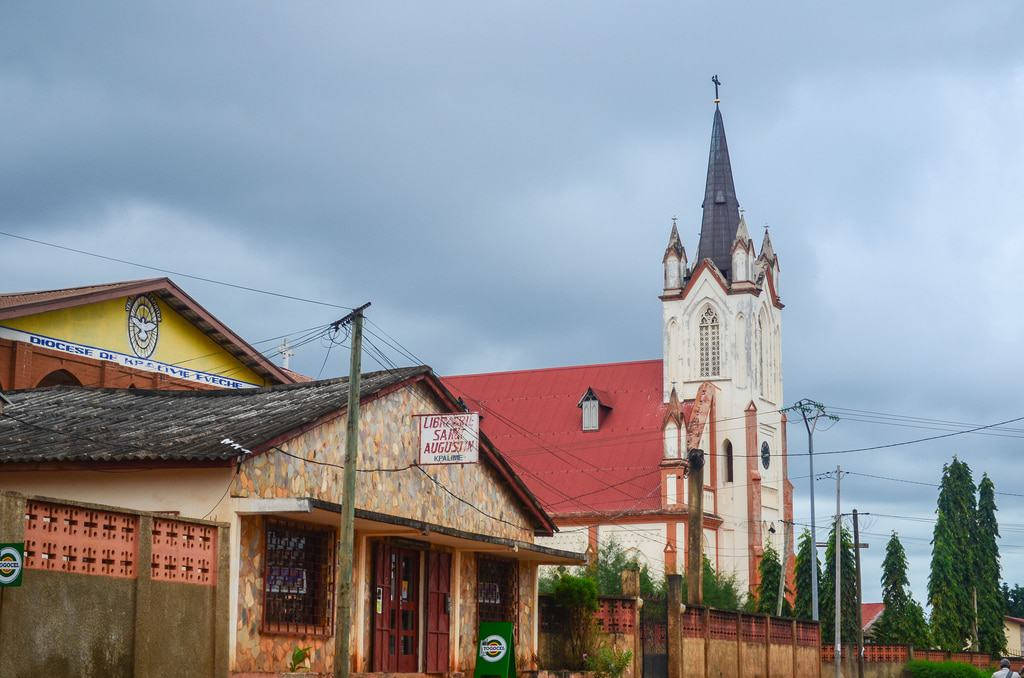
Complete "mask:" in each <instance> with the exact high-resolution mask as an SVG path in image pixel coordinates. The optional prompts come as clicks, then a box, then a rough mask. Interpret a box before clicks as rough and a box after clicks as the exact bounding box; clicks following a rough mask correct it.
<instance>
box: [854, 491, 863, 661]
mask: <svg viewBox="0 0 1024 678" xmlns="http://www.w3.org/2000/svg"><path fill="white" fill-rule="evenodd" d="M860 548H861V546H860V525H859V524H858V523H857V509H853V553H854V557H855V559H856V563H857V678H864V616H863V614H864V613H863V609H864V594H863V586H862V585H861V577H860Z"/></svg>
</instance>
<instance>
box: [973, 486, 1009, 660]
mask: <svg viewBox="0 0 1024 678" xmlns="http://www.w3.org/2000/svg"><path fill="white" fill-rule="evenodd" d="M995 492H996V488H995V485H994V484H993V483H992V480H991V479H990V478H989V477H988V475H987V474H986V475H983V476H982V478H981V483H979V484H978V518H977V531H976V532H975V551H974V571H975V585H976V586H977V587H978V649H979V650H981V651H982V652H986V653H988V654H990V655H993V656H995V655H998V654H1002V653H1003V652H1005V651H1006V633H1005V631H1004V628H1003V615H1005V614H1006V612H1005V607H1006V605H1005V600H1004V599H1003V593H1002V591H1001V590H1000V588H999V576H1000V566H999V546H998V544H997V543H996V540H997V539H998V538H999V524H998V523H997V522H996V497H995Z"/></svg>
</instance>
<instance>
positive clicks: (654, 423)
mask: <svg viewBox="0 0 1024 678" xmlns="http://www.w3.org/2000/svg"><path fill="white" fill-rule="evenodd" d="M442 381H443V382H444V383H445V384H446V385H447V386H448V388H450V389H451V390H452V392H453V393H455V394H456V395H458V396H460V397H462V398H463V399H464V400H465V402H466V404H467V405H468V406H469V408H470V410H471V411H478V412H480V415H481V417H480V426H481V427H482V429H483V431H484V433H486V434H487V436H488V438H490V440H491V441H492V442H493V443H494V445H495V446H496V447H497V448H498V449H499V450H501V452H502V454H503V455H504V456H505V458H506V459H508V460H509V462H510V463H511V464H512V465H513V467H514V468H515V469H516V472H517V473H518V474H519V475H520V476H521V477H522V478H523V480H524V481H525V482H526V484H527V486H528V487H529V488H530V490H532V491H533V493H534V494H535V495H536V496H537V498H538V499H539V500H540V502H541V504H542V505H543V506H544V508H545V509H547V511H548V512H549V513H551V514H552V515H554V516H562V517H564V516H568V515H573V514H593V513H607V512H628V513H636V512H642V511H654V510H659V509H660V508H661V497H660V495H659V487H660V482H659V479H660V471H659V468H658V464H659V463H660V462H661V460H662V454H663V448H662V434H661V431H662V424H663V420H664V412H665V409H664V405H663V404H662V400H661V397H662V363H661V360H642V361H636V362H626V363H610V364H604V365H581V366H576V367H553V368H547V369H539V370H521V371H517V372H495V373H490V374H472V375H464V376H455V377H444V378H443V379H442ZM588 388H592V389H595V391H600V392H602V395H601V400H602V402H604V398H608V399H609V400H610V404H611V405H612V409H607V410H603V411H602V413H601V420H600V426H599V430H597V431H583V426H582V415H581V412H580V408H579V407H578V403H579V400H580V397H581V396H582V395H583V394H584V393H585V392H586V391H587V389H588ZM689 407H690V405H689V404H688V405H686V408H685V409H684V414H685V415H688V414H689Z"/></svg>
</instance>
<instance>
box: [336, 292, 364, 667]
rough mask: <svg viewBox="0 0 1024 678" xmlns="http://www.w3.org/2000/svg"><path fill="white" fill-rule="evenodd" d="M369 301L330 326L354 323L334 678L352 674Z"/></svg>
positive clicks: (346, 436)
mask: <svg viewBox="0 0 1024 678" xmlns="http://www.w3.org/2000/svg"><path fill="white" fill-rule="evenodd" d="M369 305H370V303H369V302H367V303H365V304H363V305H362V306H360V307H359V308H356V309H353V310H352V312H351V313H349V314H348V315H346V316H345V317H344V318H342V319H340V320H338V321H336V322H335V323H333V325H332V326H331V327H332V329H333V330H334V331H335V332H336V331H337V330H338V328H340V327H341V326H342V325H345V324H346V323H349V322H351V323H352V344H351V351H350V356H349V371H348V412H347V417H346V419H347V421H346V422H345V469H344V489H343V490H342V495H341V538H340V539H339V540H338V558H337V560H338V604H337V615H336V618H335V622H334V627H335V628H334V678H349V673H350V671H351V668H352V661H351V656H350V649H351V642H352V640H351V639H352V552H353V550H354V548H355V522H356V496H355V495H356V461H357V458H358V456H359V379H360V376H361V374H362V373H361V370H362V352H363V311H365V310H366V309H367V308H368V307H369Z"/></svg>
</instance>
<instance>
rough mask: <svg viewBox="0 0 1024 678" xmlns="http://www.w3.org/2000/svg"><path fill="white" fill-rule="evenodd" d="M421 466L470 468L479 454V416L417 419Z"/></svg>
mask: <svg viewBox="0 0 1024 678" xmlns="http://www.w3.org/2000/svg"><path fill="white" fill-rule="evenodd" d="M418 419H419V429H420V459H419V463H420V464H473V463H476V461H477V459H478V458H479V456H480V455H479V452H480V415H479V414H477V413H475V412H474V413H470V414H425V415H420V416H419V417H418Z"/></svg>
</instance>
